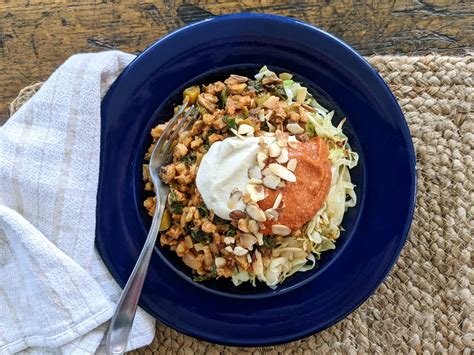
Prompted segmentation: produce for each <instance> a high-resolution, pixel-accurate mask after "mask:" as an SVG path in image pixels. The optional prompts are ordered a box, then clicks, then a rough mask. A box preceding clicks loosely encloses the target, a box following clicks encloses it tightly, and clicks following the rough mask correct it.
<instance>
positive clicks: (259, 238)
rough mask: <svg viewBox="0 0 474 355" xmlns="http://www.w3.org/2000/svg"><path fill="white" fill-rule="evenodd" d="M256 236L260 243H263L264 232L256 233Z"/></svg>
mask: <svg viewBox="0 0 474 355" xmlns="http://www.w3.org/2000/svg"><path fill="white" fill-rule="evenodd" d="M255 238H257V243H258V245H263V233H257V234H255Z"/></svg>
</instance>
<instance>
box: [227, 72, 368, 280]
mask: <svg viewBox="0 0 474 355" xmlns="http://www.w3.org/2000/svg"><path fill="white" fill-rule="evenodd" d="M274 75H276V74H275V73H274V72H272V71H271V70H269V69H268V68H267V67H266V66H264V67H262V68H261V69H260V71H259V73H258V74H256V75H255V79H256V80H257V81H261V80H262V79H263V78H264V77H268V76H274ZM283 88H284V91H285V94H286V96H287V104H288V105H291V104H292V103H295V102H299V103H303V102H304V103H305V104H308V105H310V106H311V107H313V108H314V109H315V112H309V111H307V112H306V114H307V117H308V122H307V124H306V133H307V134H308V136H310V137H314V136H319V137H321V138H323V139H324V140H325V141H326V143H327V145H328V147H329V160H330V161H331V165H332V169H331V171H332V179H331V185H330V188H329V192H328V196H327V198H326V201H325V202H324V204H323V206H322V207H321V209H320V210H319V211H318V212H317V213H316V214H315V215H314V217H313V218H312V219H311V220H310V221H309V222H308V223H307V224H306V225H305V227H304V228H303V233H302V235H299V236H297V237H296V236H292V235H290V236H288V237H285V238H284V239H283V242H282V243H281V244H280V245H279V246H277V247H276V248H274V249H272V258H271V262H270V264H269V265H268V266H267V267H266V268H263V269H262V270H261V272H260V273H259V274H258V275H253V274H251V273H248V272H246V271H244V270H241V269H237V270H236V272H235V273H234V275H233V276H232V281H233V283H234V284H235V285H240V284H241V283H243V282H247V281H250V282H252V284H255V282H256V280H257V279H258V280H260V281H262V282H265V283H266V284H267V285H268V286H269V287H271V288H275V287H276V286H277V285H278V284H279V283H281V282H283V281H284V280H285V279H286V278H287V277H289V276H291V275H293V274H294V273H296V272H304V271H308V270H311V269H312V268H314V267H315V265H316V260H317V259H319V258H320V255H321V253H323V252H325V251H327V250H332V249H335V248H336V244H335V242H336V240H337V239H338V238H339V235H340V233H341V229H342V227H341V223H342V220H343V217H344V214H345V212H346V211H347V209H348V208H351V207H354V206H355V205H356V203H357V196H356V193H355V191H354V189H355V185H354V184H353V183H352V182H351V176H350V173H349V169H352V168H354V167H355V166H356V165H357V163H358V160H359V155H358V154H357V153H356V152H353V151H352V149H351V147H350V145H349V143H348V137H347V136H346V135H345V134H344V132H343V125H344V122H345V119H343V120H342V121H341V122H340V123H339V124H338V125H337V126H334V124H333V123H332V119H333V117H334V111H329V110H328V109H326V108H325V107H323V106H321V104H319V103H318V102H317V100H316V99H315V98H314V97H313V96H312V95H311V94H308V90H307V88H306V87H303V86H302V85H301V84H300V83H298V82H295V81H294V80H284V81H283ZM257 253H258V258H261V256H260V253H259V252H258V251H256V254H257Z"/></svg>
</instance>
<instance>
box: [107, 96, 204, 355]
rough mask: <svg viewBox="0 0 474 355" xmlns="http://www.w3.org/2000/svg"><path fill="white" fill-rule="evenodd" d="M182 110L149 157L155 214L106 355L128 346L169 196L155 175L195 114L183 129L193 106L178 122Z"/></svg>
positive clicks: (110, 333)
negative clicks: (154, 194) (154, 195)
mask: <svg viewBox="0 0 474 355" xmlns="http://www.w3.org/2000/svg"><path fill="white" fill-rule="evenodd" d="M186 106H187V103H186V102H185V103H184V104H183V105H182V106H181V107H180V108H179V110H178V111H177V112H176V114H175V115H174V116H173V118H172V119H171V120H170V121H169V122H168V124H167V125H166V128H165V129H164V131H163V133H162V134H161V136H160V138H159V139H158V141H157V142H156V145H155V147H154V149H153V152H152V154H151V158H150V164H149V170H150V177H151V181H152V182H153V185H154V187H155V193H156V206H155V213H154V214H153V220H152V223H151V227H150V231H149V232H148V236H147V238H146V241H145V245H144V246H143V249H142V251H141V253H140V257H139V258H138V261H137V263H136V264H135V267H134V268H133V271H132V273H131V275H130V277H129V279H128V281H127V284H126V285H125V288H124V289H123V292H122V295H121V296H120V300H119V302H118V305H117V309H116V310H115V314H114V316H113V317H112V321H111V323H110V327H109V330H108V332H107V340H106V348H107V354H123V353H124V351H125V347H126V346H127V343H128V337H129V335H130V331H131V329H132V324H133V319H134V318H135V312H136V310H137V306H138V300H139V298H140V294H141V292H142V287H143V282H144V281H145V276H146V273H147V271H148V266H149V264H150V259H151V255H152V252H153V248H154V246H155V243H156V238H157V236H158V231H159V227H160V223H161V219H162V218H163V212H164V209H165V205H166V198H167V196H168V193H169V187H168V186H166V185H165V184H162V183H161V180H160V178H159V176H158V172H159V170H160V168H161V167H162V166H163V165H166V164H169V163H170V161H171V158H172V150H173V147H174V145H175V143H176V141H177V138H178V134H179V133H180V132H181V131H183V130H186V129H187V128H188V127H189V126H190V125H191V123H192V122H193V120H194V118H195V117H196V114H194V118H191V119H190V120H189V121H188V123H187V125H186V126H185V124H186V121H187V119H188V117H189V115H190V114H191V113H192V112H193V111H194V105H193V106H191V107H190V108H189V109H188V110H187V111H186V112H185V113H184V116H183V117H182V119H181V120H180V119H179V117H180V116H181V115H182V114H183V112H184V111H185V109H186ZM156 115H157V112H155V114H154V116H156ZM173 128H174V131H173Z"/></svg>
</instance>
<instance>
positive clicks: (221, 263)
mask: <svg viewBox="0 0 474 355" xmlns="http://www.w3.org/2000/svg"><path fill="white" fill-rule="evenodd" d="M214 262H215V263H216V266H217V267H223V266H226V264H227V260H225V259H224V258H222V257H220V256H219V257H217V258H215V259H214Z"/></svg>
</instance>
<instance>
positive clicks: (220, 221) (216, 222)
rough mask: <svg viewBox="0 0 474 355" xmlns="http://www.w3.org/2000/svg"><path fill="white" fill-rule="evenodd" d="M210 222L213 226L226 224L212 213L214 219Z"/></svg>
mask: <svg viewBox="0 0 474 355" xmlns="http://www.w3.org/2000/svg"><path fill="white" fill-rule="evenodd" d="M212 222H213V223H215V224H225V223H227V222H226V221H224V220H223V219H222V218H220V217H219V216H218V215H216V214H215V213H214V218H213V219H212Z"/></svg>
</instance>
